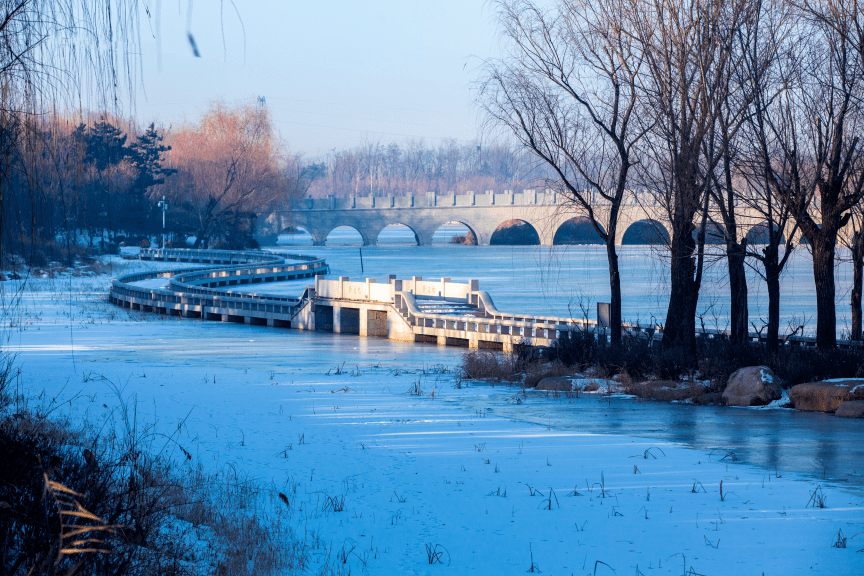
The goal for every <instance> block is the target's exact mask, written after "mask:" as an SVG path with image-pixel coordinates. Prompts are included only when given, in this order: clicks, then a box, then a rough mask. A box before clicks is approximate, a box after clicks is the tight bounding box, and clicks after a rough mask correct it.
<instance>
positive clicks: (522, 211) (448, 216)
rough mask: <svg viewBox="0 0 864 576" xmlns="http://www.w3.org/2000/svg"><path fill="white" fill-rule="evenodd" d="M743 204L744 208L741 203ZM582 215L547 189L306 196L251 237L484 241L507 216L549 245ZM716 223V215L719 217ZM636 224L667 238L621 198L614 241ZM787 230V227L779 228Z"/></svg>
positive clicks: (660, 223) (267, 241) (659, 212)
mask: <svg viewBox="0 0 864 576" xmlns="http://www.w3.org/2000/svg"><path fill="white" fill-rule="evenodd" d="M742 208H743V207H742ZM605 210H608V208H607V207H605V206H603V205H602V204H601V205H598V207H597V208H595V212H598V213H599V215H600V216H601V220H604V219H605V214H603V212H604V211H605ZM742 212H743V213H742V214H741V215H740V216H739V222H740V226H739V229H740V231H741V232H739V233H742V235H743V234H746V233H747V232H748V231H750V230H751V229H752V228H754V227H756V226H759V225H763V219H762V217H761V216H760V215H759V214H758V213H755V212H754V211H747V210H743V211H742ZM580 216H584V212H583V211H581V210H580V209H579V208H578V207H576V206H574V205H573V204H571V203H569V202H566V201H565V200H564V198H563V197H562V196H560V195H559V194H557V193H555V192H553V191H551V190H547V191H544V192H537V191H535V190H526V191H524V192H519V193H512V192H509V191H505V193H503V194H494V193H486V194H473V193H468V194H447V195H439V194H432V193H429V194H425V195H421V196H395V197H394V196H385V197H380V196H379V197H376V196H363V197H360V196H356V197H343V198H336V197H333V196H330V197H328V198H320V199H319V198H315V199H312V198H307V199H305V200H301V201H300V202H299V203H298V205H297V206H296V208H295V209H294V210H290V211H289V210H272V211H270V212H265V213H263V214H261V215H260V216H259V218H258V222H257V224H256V231H255V238H256V239H257V240H258V241H259V242H260V243H261V244H262V245H273V244H275V243H276V238H277V236H278V235H279V234H280V233H282V232H283V231H285V230H287V229H288V228H289V227H292V226H293V227H296V228H303V229H305V230H306V231H308V232H309V234H310V235H311V236H312V242H313V244H314V245H315V246H322V245H324V244H325V242H326V240H327V236H328V235H329V234H330V232H331V231H333V230H334V229H335V228H338V227H339V226H350V227H351V228H354V229H355V230H357V232H359V233H360V236H361V237H362V239H363V245H364V246H369V245H374V244H376V242H377V240H378V235H379V234H380V233H381V231H382V230H383V229H384V228H386V227H387V226H391V225H393V224H402V225H405V226H408V227H409V228H411V230H413V232H414V235H415V238H416V240H417V244H419V245H421V246H424V245H428V244H431V243H432V237H433V235H434V234H435V232H436V230H438V228H440V227H441V226H443V225H444V224H447V223H448V222H459V223H460V224H463V225H465V226H467V227H468V228H469V229H470V230H471V231H472V232H473V233H474V235H475V237H476V238H477V243H478V244H479V245H488V244H489V243H490V240H491V238H492V234H493V233H494V232H495V230H496V229H497V228H498V227H499V226H500V225H501V224H502V223H504V222H506V221H508V220H522V221H524V222H526V223H528V224H530V225H531V226H532V227H533V228H534V229H535V230H536V232H537V235H538V236H539V238H540V244H543V245H552V244H553V243H554V239H555V233H556V232H557V231H558V229H559V228H560V227H561V225H562V224H564V223H565V222H566V221H567V220H570V219H571V218H578V217H580ZM718 221H719V219H718ZM639 222H642V223H647V224H651V225H653V226H654V227H655V228H656V230H657V232H659V233H660V234H661V235H663V234H664V232H665V236H666V237H667V238H670V237H671V236H672V231H671V228H670V227H669V225H668V223H667V218H666V216H665V213H664V210H663V209H662V207H660V206H657V205H646V204H645V203H643V202H637V201H636V198H635V197H630V198H628V199H626V200H625V203H624V205H623V206H622V209H621V214H620V218H619V223H618V229H617V231H616V237H615V243H616V244H619V245H620V244H621V243H622V240H623V239H624V236H625V234H626V233H627V230H628V229H630V227H631V226H633V225H634V224H637V223H639ZM784 232H786V233H787V234H788V233H789V232H791V230H790V231H784Z"/></svg>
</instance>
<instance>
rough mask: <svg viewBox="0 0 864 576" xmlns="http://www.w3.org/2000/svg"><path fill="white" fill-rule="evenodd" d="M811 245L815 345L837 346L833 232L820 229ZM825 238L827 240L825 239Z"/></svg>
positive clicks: (823, 347)
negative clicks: (814, 299) (814, 284)
mask: <svg viewBox="0 0 864 576" xmlns="http://www.w3.org/2000/svg"><path fill="white" fill-rule="evenodd" d="M820 232H822V233H821V234H818V235H817V236H816V238H814V241H813V242H812V243H811V245H812V247H813V280H814V281H815V283H816V346H817V347H818V348H821V349H827V348H835V347H836V346H837V317H836V311H835V310H834V293H835V290H834V249H835V247H834V241H833V240H834V238H835V237H836V235H834V234H826V233H825V231H824V230H822V231H820ZM826 239H827V241H826Z"/></svg>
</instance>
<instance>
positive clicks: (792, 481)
mask: <svg viewBox="0 0 864 576" xmlns="http://www.w3.org/2000/svg"><path fill="white" fill-rule="evenodd" d="M145 265H146V266H152V267H159V268H162V267H163V266H161V265H158V264H156V263H147V264H144V263H138V262H122V261H119V262H116V268H120V269H122V271H119V272H118V271H116V270H115V272H114V273H115V275H116V274H119V273H124V272H126V271H135V270H138V269H139V268H140V267H142V266H145ZM108 283H109V280H108V276H107V275H105V274H103V275H95V276H79V277H66V276H62V275H61V276H59V277H57V278H54V279H50V278H46V279H39V280H37V281H35V282H33V283H32V284H31V285H30V286H29V287H25V288H24V289H23V291H22V292H21V296H22V298H21V301H20V306H19V309H18V312H19V313H18V314H16V315H14V318H17V319H18V322H17V323H15V324H14V325H13V326H11V327H10V325H9V323H8V322H9V321H8V320H4V321H5V322H7V323H6V325H5V326H4V328H3V336H4V338H3V342H4V344H3V348H4V349H5V350H7V351H12V352H16V353H18V362H19V364H20V366H21V368H22V376H21V385H22V387H23V388H24V391H25V392H26V393H28V394H30V395H33V396H36V395H39V394H40V393H41V392H42V391H43V390H44V391H45V392H46V396H44V397H43V398H45V399H49V398H50V399H54V398H56V399H57V400H56V402H57V403H58V404H59V405H60V408H58V410H61V411H63V412H64V413H68V414H70V415H72V416H73V417H75V418H81V419H88V420H90V421H100V420H107V419H108V416H109V414H110V413H111V412H112V411H114V410H117V409H118V408H119V406H120V404H121V401H127V402H129V401H131V402H134V403H135V405H136V406H137V413H138V418H139V419H140V420H141V421H142V422H149V423H154V424H155V425H156V426H157V427H158V428H159V429H162V430H164V431H166V432H168V431H171V432H173V431H176V430H178V426H179V429H180V430H181V432H180V440H179V442H180V444H181V445H182V446H183V448H184V449H185V450H187V451H188V452H189V453H190V454H191V456H192V458H193V459H194V461H196V462H200V463H201V464H202V465H203V466H205V467H207V468H208V469H217V468H222V469H224V468H226V467H233V468H234V469H235V470H236V471H237V472H238V473H239V474H244V475H249V476H250V477H252V478H256V479H259V480H261V481H262V482H265V483H269V482H271V481H272V482H273V483H275V484H276V486H277V487H279V489H280V490H281V491H282V492H284V493H285V494H287V495H288V496H289V499H290V506H292V507H293V509H294V510H295V511H296V514H295V515H294V521H295V522H296V528H297V530H298V531H299V533H300V534H305V535H306V537H307V538H310V539H311V540H310V541H312V540H315V539H316V537H317V539H319V540H320V546H319V547H318V548H317V549H316V550H315V554H314V558H313V559H314V561H315V562H317V563H321V562H324V561H325V559H326V558H327V557H328V555H329V556H330V558H331V559H332V556H333V555H335V554H337V553H338V552H340V551H343V550H344V551H346V552H347V551H351V552H350V553H349V554H347V562H348V564H349V566H350V567H351V570H352V572H353V573H356V574H361V573H369V574H415V573H416V574H441V573H453V574H463V573H474V574H490V575H491V574H502V573H505V574H515V573H525V572H529V571H530V570H531V567H532V566H534V567H535V570H536V569H539V570H541V571H542V573H545V574H580V575H583V574H613V570H614V573H615V574H644V575H649V574H674V575H679V574H691V573H694V574H704V575H712V576H714V575H729V574H753V575H759V574H763V573H764V574H766V575H772V574H778V575H779V574H783V575H789V574H864V552H858V551H859V550H862V549H864V534H862V532H864V490H861V489H859V488H856V487H844V486H842V485H837V484H826V483H823V482H820V481H818V480H814V479H811V478H807V477H804V476H799V475H795V474H790V473H784V472H783V471H782V470H780V471H779V472H775V470H773V469H772V470H768V469H760V468H757V467H754V466H749V465H744V464H742V463H740V462H735V461H734V456H733V455H731V454H729V453H727V452H725V451H722V450H719V451H713V452H712V451H707V450H695V449H691V448H687V447H685V446H681V445H676V444H673V443H670V442H666V441H662V440H659V439H651V438H636V437H629V436H626V435H612V434H609V435H606V434H586V433H580V432H579V431H573V430H560V429H556V428H555V427H550V426H543V425H537V424H531V423H522V422H513V421H511V420H508V419H505V418H502V417H500V416H497V415H496V414H497V410H494V409H486V408H481V407H482V406H484V405H486V404H488V405H490V406H491V405H499V404H500V403H501V402H502V401H508V400H509V401H511V402H514V403H515V402H522V403H531V402H533V401H534V400H535V398H536V397H535V396H533V395H532V393H530V392H529V393H528V394H527V395H522V393H521V392H519V391H518V390H516V389H513V388H510V387H505V386H496V387H491V386H488V385H484V384H474V383H469V384H468V385H466V384H465V383H462V385H461V387H460V388H457V387H456V383H457V381H456V380H455V379H454V376H453V372H452V368H453V366H454V365H455V364H456V363H457V362H458V353H459V351H458V349H455V350H454V349H444V348H438V347H436V346H417V345H410V344H400V343H394V342H389V341H385V340H378V339H371V338H367V339H364V338H359V337H355V336H348V335H334V334H322V333H309V332H299V331H292V330H280V329H272V328H266V327H260V326H247V325H237V324H228V323H225V324H223V323H217V322H203V321H196V320H188V319H177V318H162V319H160V318H159V317H158V316H156V315H153V314H147V313H139V312H130V311H126V310H123V309H119V308H116V307H113V306H110V305H108V304H106V303H105V302H104V301H103V300H100V298H102V297H104V291H105V290H106V289H107V285H108ZM3 284H4V287H3V289H4V291H6V296H8V293H9V292H10V290H11V289H13V288H14V284H13V283H10V282H6V283H3ZM7 317H10V316H8V315H7ZM22 318H26V321H25V322H21V321H20V320H21V319H22ZM343 362H344V364H343ZM117 390H119V391H120V392H119V394H118V393H117ZM417 392H419V394H417ZM572 402H574V403H580V402H598V400H597V398H596V396H591V395H583V396H582V397H580V398H578V399H573V400H572ZM467 406H471V408H470V409H468V408H466V407H467ZM754 416H758V413H756V412H754ZM856 430H857V429H856ZM861 440H862V439H861V437H860V434H858V435H852V436H850V442H860V441H861ZM862 468H864V463H862ZM721 482H722V488H721ZM342 497H344V509H343V510H342V511H339V512H337V511H334V508H333V506H332V503H333V501H334V500H333V498H335V499H336V500H337V501H341V498H342ZM819 500H821V501H822V502H823V503H824V504H825V505H826V507H824V508H820V507H818V506H816V507H814V506H813V505H812V504H813V503H814V502H816V501H819ZM838 534H841V535H842V536H845V537H847V538H848V540H847V546H846V548H837V547H835V546H834V544H835V543H836V542H837V537H838ZM427 547H428V549H429V550H431V552H430V553H431V554H432V556H433V560H434V559H435V558H438V559H439V560H440V561H441V562H442V564H443V565H442V564H438V563H436V564H431V565H430V563H429V554H427ZM691 570H692V571H691ZM312 572H313V573H314V565H313V570H312Z"/></svg>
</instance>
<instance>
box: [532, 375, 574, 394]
mask: <svg viewBox="0 0 864 576" xmlns="http://www.w3.org/2000/svg"><path fill="white" fill-rule="evenodd" d="M537 390H548V391H557V392H570V391H571V390H573V381H572V380H570V378H561V377H558V376H547V377H546V378H543V379H542V380H540V381H539V382H538V383H537Z"/></svg>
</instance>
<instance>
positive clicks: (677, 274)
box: [663, 230, 698, 354]
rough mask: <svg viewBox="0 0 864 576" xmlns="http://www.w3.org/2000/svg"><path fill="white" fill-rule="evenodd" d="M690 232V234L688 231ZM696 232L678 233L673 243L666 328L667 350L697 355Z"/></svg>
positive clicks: (664, 331) (665, 345)
mask: <svg viewBox="0 0 864 576" xmlns="http://www.w3.org/2000/svg"><path fill="white" fill-rule="evenodd" d="M688 232H689V231H688ZM694 248H695V243H694V242H693V236H692V233H686V234H681V233H679V231H678V230H676V231H674V236H673V237H672V243H671V250H670V251H671V254H670V256H671V258H672V262H671V267H670V276H669V283H670V286H669V288H670V290H669V309H668V311H667V312H666V323H665V324H664V326H663V347H664V348H672V347H675V346H685V347H686V348H687V350H688V351H690V352H691V353H694V354H695V352H696V301H697V298H698V293H697V294H694V291H695V286H694V282H693V276H694V274H695V265H694V262H693V251H694Z"/></svg>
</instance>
